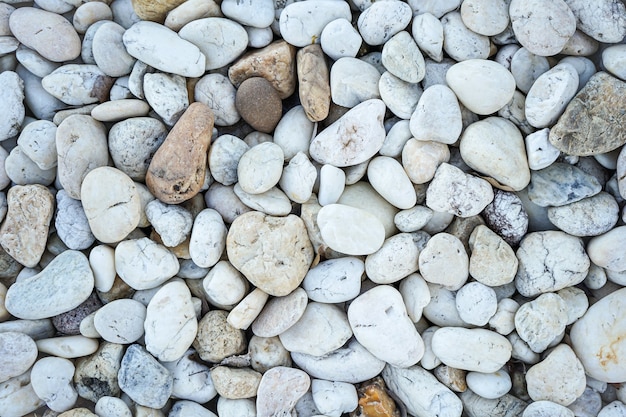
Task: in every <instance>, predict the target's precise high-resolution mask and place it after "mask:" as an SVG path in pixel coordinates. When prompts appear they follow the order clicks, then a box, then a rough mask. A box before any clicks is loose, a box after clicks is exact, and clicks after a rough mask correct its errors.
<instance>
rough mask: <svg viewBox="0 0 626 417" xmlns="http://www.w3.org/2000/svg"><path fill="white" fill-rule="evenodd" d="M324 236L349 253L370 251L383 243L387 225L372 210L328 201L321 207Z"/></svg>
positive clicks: (338, 248)
mask: <svg viewBox="0 0 626 417" xmlns="http://www.w3.org/2000/svg"><path fill="white" fill-rule="evenodd" d="M317 224H318V226H319V228H320V232H321V235H322V239H324V241H325V242H326V244H327V245H328V246H329V247H330V248H331V249H333V250H336V251H338V252H341V253H344V254H346V255H369V254H370V253H374V252H376V251H377V250H378V249H380V247H381V246H382V245H383V242H384V239H385V228H384V226H383V225H382V223H381V222H380V220H378V219H377V218H376V217H375V216H374V215H372V214H371V213H369V212H367V211H365V210H363V209H359V208H356V207H351V206H348V205H345V204H329V205H326V206H324V207H322V209H321V210H320V211H319V213H318V215H317Z"/></svg>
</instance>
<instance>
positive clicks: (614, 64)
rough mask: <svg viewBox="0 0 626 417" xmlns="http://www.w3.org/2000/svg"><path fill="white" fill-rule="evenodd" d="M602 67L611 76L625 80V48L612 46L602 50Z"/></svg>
mask: <svg viewBox="0 0 626 417" xmlns="http://www.w3.org/2000/svg"><path fill="white" fill-rule="evenodd" d="M602 65H603V66H604V68H606V70H607V71H608V72H610V73H611V74H613V75H615V76H616V77H618V78H621V79H622V80H626V47H625V46H624V45H613V46H609V47H608V48H606V49H605V50H603V51H602Z"/></svg>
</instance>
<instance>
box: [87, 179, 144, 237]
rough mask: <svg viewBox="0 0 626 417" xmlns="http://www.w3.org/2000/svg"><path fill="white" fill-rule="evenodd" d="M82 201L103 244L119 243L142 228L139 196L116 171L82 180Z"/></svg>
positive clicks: (95, 232) (95, 234)
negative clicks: (139, 227) (137, 228)
mask: <svg viewBox="0 0 626 417" xmlns="http://www.w3.org/2000/svg"><path fill="white" fill-rule="evenodd" d="M81 197H82V203H83V208H84V210H85V215H86V216H87V220H89V226H90V227H91V231H92V233H93V234H94V236H95V237H96V239H98V240H99V241H101V242H103V243H114V242H119V241H120V240H122V239H124V238H125V237H126V236H127V235H128V234H129V233H130V232H132V231H133V230H134V229H135V228H136V227H137V225H138V224H139V218H140V210H141V203H140V199H139V192H138V191H137V189H136V187H135V184H134V183H133V181H132V180H131V179H130V178H129V177H128V176H127V175H126V174H124V173H123V172H122V171H120V170H118V169H116V168H112V167H100V168H96V169H94V170H93V171H90V172H89V174H87V175H86V176H85V179H84V180H83V184H82V186H81Z"/></svg>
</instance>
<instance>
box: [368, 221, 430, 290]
mask: <svg viewBox="0 0 626 417" xmlns="http://www.w3.org/2000/svg"><path fill="white" fill-rule="evenodd" d="M419 252H420V251H419V248H418V247H417V245H416V244H415V243H414V241H413V236H412V235H411V234H409V233H398V234H397V235H394V236H392V237H390V238H389V239H386V240H385V242H384V243H383V245H382V247H381V248H380V249H379V250H378V251H376V252H374V253H372V254H370V255H368V256H367V258H365V271H366V273H367V277H368V278H369V279H370V280H372V281H373V282H375V283H377V284H391V283H394V282H397V281H400V280H401V279H402V278H404V277H406V276H408V275H410V274H412V273H413V272H415V271H417V269H418V256H419Z"/></svg>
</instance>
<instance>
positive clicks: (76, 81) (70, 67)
mask: <svg viewBox="0 0 626 417" xmlns="http://www.w3.org/2000/svg"><path fill="white" fill-rule="evenodd" d="M113 81H114V80H113V78H111V77H109V76H107V75H106V74H105V73H104V72H102V70H101V69H100V68H98V66H96V65H90V64H67V65H63V66H62V67H59V68H57V69H55V70H54V71H52V72H51V73H50V74H48V75H46V76H45V77H43V78H42V80H41V85H42V87H43V88H44V90H46V91H47V92H48V93H50V94H51V95H52V96H54V97H56V98H58V99H59V100H61V101H62V102H63V103H66V104H69V105H72V106H82V105H85V104H92V103H98V102H100V103H101V102H103V101H106V100H107V98H108V95H109V90H110V89H111V86H112V85H113Z"/></svg>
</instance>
